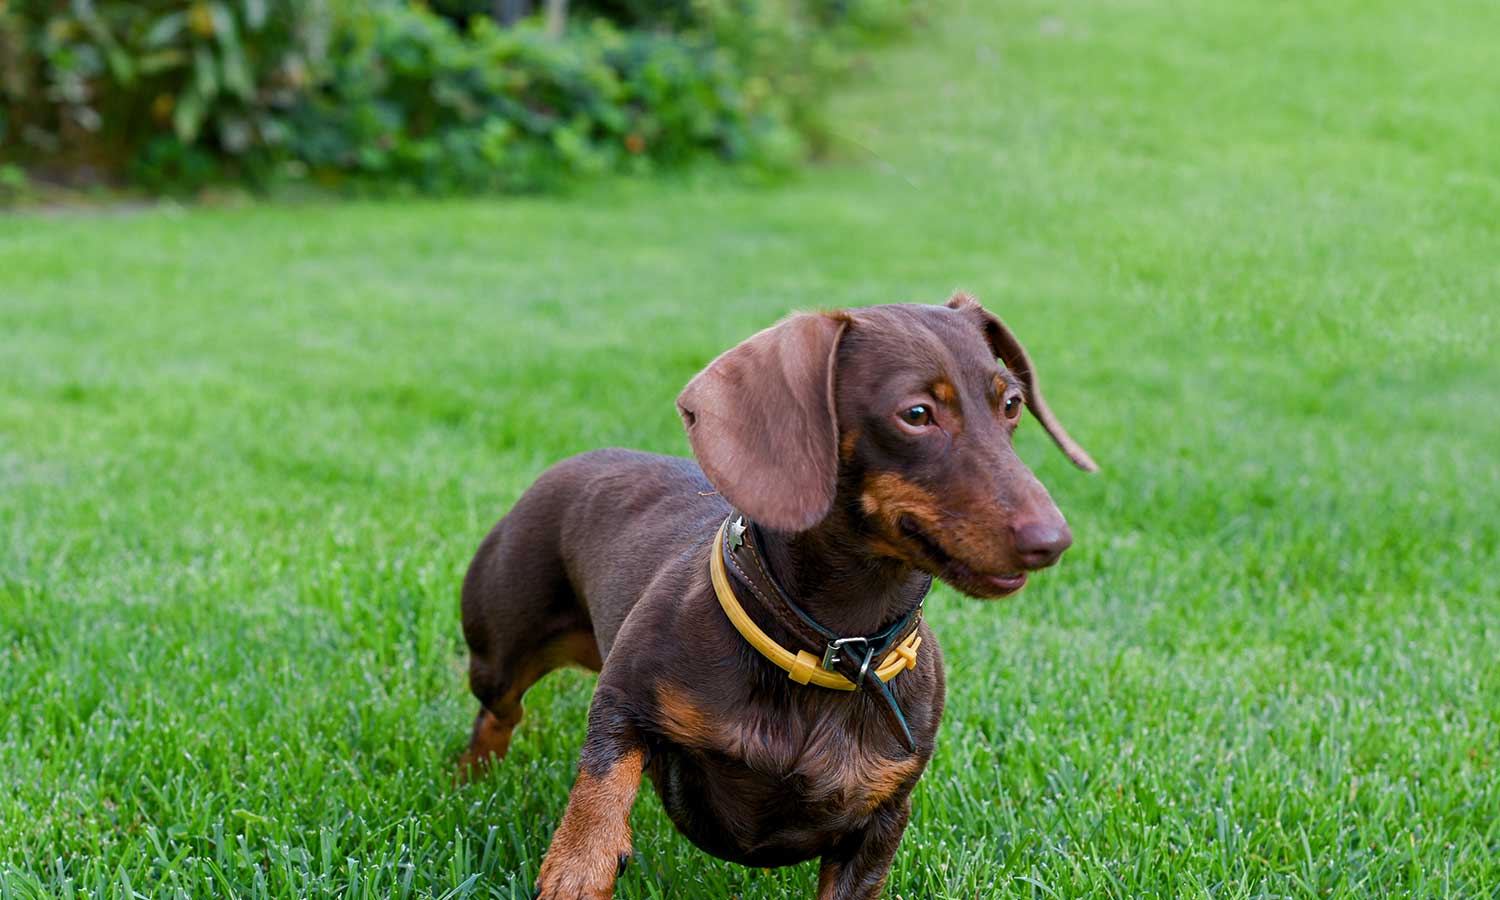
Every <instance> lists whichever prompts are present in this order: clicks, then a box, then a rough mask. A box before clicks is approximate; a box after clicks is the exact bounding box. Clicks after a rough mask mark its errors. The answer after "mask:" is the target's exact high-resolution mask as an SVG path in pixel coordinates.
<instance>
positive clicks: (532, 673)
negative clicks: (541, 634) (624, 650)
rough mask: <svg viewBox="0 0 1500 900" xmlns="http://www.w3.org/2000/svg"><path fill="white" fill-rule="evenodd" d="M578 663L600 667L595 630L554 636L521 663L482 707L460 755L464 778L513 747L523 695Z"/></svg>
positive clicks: (476, 772)
mask: <svg viewBox="0 0 1500 900" xmlns="http://www.w3.org/2000/svg"><path fill="white" fill-rule="evenodd" d="M568 665H577V666H582V667H583V668H585V669H590V670H592V671H595V672H597V671H599V670H600V669H601V668H603V666H604V661H603V660H602V659H600V658H599V644H598V642H597V641H595V640H594V633H593V632H592V631H582V630H580V631H570V632H568V633H566V634H563V635H560V636H558V637H555V638H553V639H552V640H550V641H548V642H547V643H545V644H543V645H542V646H541V647H539V648H537V649H536V650H535V651H534V652H533V653H532V654H530V655H529V656H528V657H527V658H526V659H525V660H523V662H522V663H521V665H520V666H519V667H518V669H517V671H516V674H515V681H514V683H513V684H512V685H511V688H510V690H508V691H506V692H505V694H504V695H503V696H502V697H500V699H498V700H493V701H491V702H490V705H489V707H488V708H487V709H481V710H480V712H479V717H478V718H477V719H475V721H474V731H473V733H472V734H471V735H470V737H469V749H468V750H466V751H465V752H464V754H463V756H461V757H459V760H458V768H459V778H460V780H463V779H469V778H474V777H476V776H478V775H480V774H481V773H483V771H484V770H485V769H486V768H487V767H488V766H489V765H490V764H491V763H493V762H495V761H497V760H501V759H504V758H505V754H506V753H507V752H509V751H510V739H511V733H512V732H514V731H515V728H516V725H518V724H519V723H520V721H521V713H522V709H521V696H522V695H523V694H525V693H526V691H527V690H529V689H530V688H531V686H532V685H533V684H536V683H537V682H538V681H540V680H541V678H542V676H543V675H546V674H547V673H548V672H551V671H552V670H554V669H559V668H562V667H563V666H568Z"/></svg>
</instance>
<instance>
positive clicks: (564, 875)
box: [536, 749, 645, 900]
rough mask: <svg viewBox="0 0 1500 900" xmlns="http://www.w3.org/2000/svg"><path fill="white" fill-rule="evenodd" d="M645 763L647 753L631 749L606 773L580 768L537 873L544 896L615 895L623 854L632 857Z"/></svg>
mask: <svg viewBox="0 0 1500 900" xmlns="http://www.w3.org/2000/svg"><path fill="white" fill-rule="evenodd" d="M644 763H645V753H644V752H642V751H641V750H640V749H631V750H629V751H627V752H626V753H625V755H624V756H622V757H620V759H618V760H617V761H616V762H615V763H614V765H613V766H611V767H610V769H609V771H607V772H605V773H604V774H602V775H592V774H590V773H589V772H588V770H587V769H586V768H585V769H583V770H581V771H580V772H579V773H578V780H577V781H576V782H574V783H573V792H572V793H571V794H570V795H569V796H568V809H567V812H565V813H563V818H562V824H560V825H558V826H557V831H556V833H554V834H553V835H552V845H551V846H550V847H548V848H547V856H546V857H545V858H544V859H543V860H542V871H541V874H540V875H539V876H538V877H537V881H536V886H537V890H538V891H539V892H540V894H539V896H540V898H541V900H609V898H610V897H612V896H614V892H615V879H616V877H618V875H619V873H620V869H621V868H622V860H626V859H629V858H630V807H631V806H632V805H633V804H634V803H635V795H636V792H637V791H639V790H640V787H641V771H642V767H643V765H644Z"/></svg>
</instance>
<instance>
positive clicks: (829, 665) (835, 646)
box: [823, 637, 875, 685]
mask: <svg viewBox="0 0 1500 900" xmlns="http://www.w3.org/2000/svg"><path fill="white" fill-rule="evenodd" d="M854 645H858V646H859V647H861V648H863V652H864V661H863V662H861V663H860V666H859V677H858V678H855V679H854V683H855V684H856V685H859V684H862V683H863V682H864V680H865V673H866V672H868V671H869V670H870V660H872V659H874V658H875V648H874V647H873V646H871V644H870V639H869V638H867V637H846V638H837V639H835V640H831V641H829V642H828V647H827V649H825V650H824V651H823V671H825V672H832V671H833V666H834V664H835V663H837V662H838V661H839V660H840V659H842V658H843V656H842V654H843V653H844V650H845V648H847V647H851V646H854ZM850 658H851V659H853V658H856V656H855V655H854V654H853V653H851V656H850Z"/></svg>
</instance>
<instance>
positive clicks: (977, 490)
mask: <svg viewBox="0 0 1500 900" xmlns="http://www.w3.org/2000/svg"><path fill="white" fill-rule="evenodd" d="M996 357H1001V358H1004V359H1005V360H1006V362H1007V364H1008V365H1009V366H1010V369H1011V375H1010V376H1006V377H1013V378H1014V379H1016V380H1017V381H1019V382H1020V383H1021V385H1022V386H1023V387H1024V389H1025V392H1026V403H1027V405H1028V406H1029V407H1030V408H1031V409H1032V411H1033V413H1034V414H1035V415H1036V417H1037V418H1038V419H1039V420H1040V421H1041V422H1042V423H1043V425H1044V426H1045V427H1046V428H1047V430H1048V431H1049V433H1051V434H1052V436H1053V437H1054V439H1056V441H1057V442H1058V444H1059V446H1061V447H1063V448H1064V450H1066V451H1067V452H1068V453H1069V455H1070V456H1072V457H1073V458H1074V460H1075V461H1076V462H1078V464H1079V465H1080V466H1084V465H1085V464H1087V465H1088V466H1092V460H1090V459H1089V458H1088V456H1087V454H1085V453H1084V452H1083V450H1082V449H1081V448H1080V447H1078V446H1077V444H1075V443H1073V442H1072V439H1071V438H1070V437H1068V435H1067V434H1066V432H1064V431H1063V430H1062V428H1061V426H1060V425H1058V424H1057V421H1056V419H1055V418H1054V417H1053V416H1052V415H1051V412H1050V411H1049V410H1048V408H1047V406H1046V404H1045V402H1044V401H1043V399H1042V396H1041V394H1040V392H1039V391H1038V390H1037V386H1036V373H1035V368H1034V366H1032V364H1031V362H1030V360H1029V359H1028V358H1027V357H1026V355H1025V352H1024V351H1023V350H1021V348H1020V344H1019V342H1018V341H1016V339H1015V336H1014V335H1012V334H1011V333H1010V332H1009V331H1008V330H1007V329H1006V328H1005V327H1004V326H1003V325H1002V324H1000V322H999V320H998V319H996V318H995V317H994V316H992V315H990V314H989V313H988V312H986V311H985V310H984V309H983V308H981V307H980V306H979V305H978V304H977V303H975V302H974V301H973V300H972V299H970V298H968V297H956V298H954V300H953V301H951V302H950V303H949V304H947V305H946V306H917V305H902V306H877V307H868V308H865V309H856V310H845V311H841V312H838V313H833V314H803V315H797V316H793V317H791V318H789V319H787V320H786V321H784V322H782V323H781V324H779V325H776V326H774V327H772V328H769V329H767V330H765V331H763V332H761V333H759V334H757V335H754V336H753V337H751V338H749V339H748V340H746V341H745V342H744V343H742V344H740V345H739V346H737V347H735V348H733V349H731V350H729V351H727V352H725V353H724V354H722V355H721V356H719V357H718V358H717V359H715V360H714V361H713V362H711V363H710V364H709V365H708V366H707V367H706V368H705V369H704V370H703V371H702V372H700V373H699V374H698V376H697V377H695V378H694V379H693V380H692V381H691V382H690V383H689V384H688V386H687V388H685V389H684V390H683V392H682V394H681V396H680V397H679V398H678V408H679V412H680V414H681V416H682V420H683V424H684V426H685V427H686V429H687V432H688V437H689V442H690V443H691V445H692V447H693V451H694V454H695V456H696V457H697V462H696V463H695V462H694V461H692V460H686V459H677V458H673V457H663V456H653V455H650V454H644V453H636V452H633V451H625V450H601V451H595V452H593V453H587V454H584V455H582V456H577V457H574V458H572V459H568V460H564V461H563V462H560V463H558V464H557V465H555V466H553V467H552V468H551V469H548V470H547V471H546V472H544V473H543V474H542V475H541V477H540V478H538V479H537V481H536V483H535V484H534V485H533V486H532V487H531V488H530V489H529V490H527V491H526V493H525V494H524V495H522V497H521V498H520V499H519V500H518V501H517V502H516V504H515V506H514V507H513V508H512V509H511V510H510V512H509V513H508V514H507V515H506V516H505V518H504V519H502V520H501V521H500V523H499V524H497V525H496V526H495V528H494V529H493V530H492V531H491V532H490V534H489V535H488V536H487V537H486V538H485V540H484V542H483V543H482V544H481V545H480V548H479V551H478V553H476V554H475V557H474V561H473V563H472V564H471V566H470V568H469V572H468V575H467V576H466V577H465V579H464V588H463V623H464V636H465V639H466V640H467V642H468V645H469V650H470V665H469V682H470V687H471V688H472V690H473V692H474V695H475V696H476V697H477V698H478V699H479V701H480V704H481V706H480V711H479V714H478V716H477V717H476V719H475V724H474V729H473V735H472V738H471V742H470V748H469V752H468V753H467V754H466V755H465V762H466V764H467V765H472V764H476V763H481V762H483V761H487V760H489V759H492V758H497V757H499V756H502V755H503V754H504V753H505V751H506V750H507V749H508V747H509V745H510V739H511V732H512V729H513V728H514V727H515V724H516V722H517V721H519V719H520V713H521V697H522V695H523V694H524V693H525V691H526V689H527V688H529V687H530V686H531V685H532V684H533V683H534V682H535V681H536V680H537V679H538V678H540V677H542V676H543V675H544V674H545V673H546V672H548V671H550V670H551V669H554V668H557V667H558V666H561V665H565V664H570V663H576V664H579V665H583V666H585V667H588V668H595V669H599V670H600V675H599V679H598V683H597V685H596V687H595V691H594V696H593V701H592V703H591V705H590V709H589V724H588V736H587V738H586V740H585V742H584V746H583V751H582V754H581V756H580V761H579V775H578V780H577V782H576V783H575V784H574V788H573V792H572V795H571V797H570V799H569V802H568V807H567V811H566V812H565V813H564V815H563V819H562V823H561V824H560V825H559V826H558V828H557V832H556V834H555V836H554V838H553V842H552V846H551V848H550V849H549V850H548V852H547V855H546V858H545V860H544V862H543V864H542V870H541V876H540V878H539V879H538V881H537V887H538V889H539V895H540V897H542V898H543V900H602V898H606V897H609V896H611V894H612V892H613V890H614V883H615V879H616V872H617V871H618V869H619V867H621V866H622V865H623V861H624V859H626V858H627V855H628V854H629V853H630V830H629V811H630V806H631V804H632V803H633V801H634V799H635V796H636V792H637V790H638V788H639V784H640V778H641V775H642V773H643V772H644V773H645V774H648V775H650V777H651V781H652V784H653V785H654V787H655V789H656V791H657V794H658V795H659V796H660V798H661V801H662V807H663V808H664V809H665V810H666V812H667V815H668V816H669V817H670V818H671V819H672V821H673V822H674V823H675V824H676V825H677V827H678V828H679V829H680V830H681V831H682V832H683V833H684V834H685V835H686V836H687V837H688V838H689V839H690V840H692V841H693V842H694V843H696V844H697V845H698V846H700V847H702V848H703V849H704V850H706V851H708V852H710V853H713V854H715V855H717V856H720V857H723V858H725V859H729V860H733V861H736V862H740V863H743V864H746V865H753V866H778V865H787V864H791V863H796V862H799V861H802V860H806V859H811V858H820V859H821V870H820V875H819V880H818V884H819V887H818V896H819V897H820V898H824V900H870V898H874V897H876V896H878V895H879V893H880V890H881V887H882V886H883V885H884V884H885V881H886V876H887V873H888V872H889V870H890V866H891V861H892V859H893V858H894V857H895V853H896V847H897V845H898V844H899V843H900V840H901V834H902V832H903V831H904V830H905V828H906V825H907V822H908V819H909V817H910V813H911V803H910V793H911V791H912V788H913V787H914V786H915V784H916V782H917V780H918V779H919V778H920V777H921V774H922V772H923V770H924V769H925V767H926V765H927V762H928V760H929V759H930V758H931V756H932V753H933V749H934V746H935V737H936V734H937V728H938V723H939V721H940V720H941V718H942V713H943V706H944V702H945V696H946V687H945V683H944V674H943V657H942V651H941V649H940V648H939V646H938V642H937V638H936V636H935V635H934V634H933V632H932V630H931V628H929V627H928V626H927V625H926V624H925V623H922V624H920V625H919V632H918V633H919V635H920V636H921V638H922V649H921V651H920V659H919V662H918V664H917V667H916V668H915V669H912V670H909V671H906V672H904V673H902V674H901V675H900V676H899V677H898V678H896V679H894V680H893V681H891V682H890V684H889V687H890V690H891V693H892V695H893V696H894V698H895V700H896V702H897V703H898V704H899V706H900V708H901V710H902V711H903V712H904V714H905V718H906V722H907V725H908V726H909V728H910V731H911V735H912V740H913V742H914V744H915V747H916V749H915V751H912V750H910V749H909V748H908V745H907V744H906V743H905V742H904V741H903V740H902V738H900V737H898V736H897V735H896V734H895V733H893V729H892V728H891V727H890V726H889V725H888V723H887V721H886V719H885V718H883V717H882V716H881V715H880V713H879V708H878V707H877V705H876V703H877V701H876V700H875V699H873V698H872V697H871V695H870V694H868V693H866V692H863V691H856V692H843V691H834V690H828V689H824V688H819V687H816V686H803V685H797V684H793V683H792V682H790V681H789V680H788V679H787V676H786V673H785V672H783V671H782V670H781V669H779V668H777V667H776V666H774V665H772V664H771V663H770V662H769V661H768V660H766V659H765V658H764V657H762V656H760V655H759V654H758V653H757V652H755V651H754V650H753V649H751V648H750V646H749V645H748V644H747V643H746V641H745V639H744V638H743V637H742V636H741V635H740V634H739V632H737V631H736V630H735V628H734V626H733V625H732V624H731V623H730V622H729V621H728V619H727V618H726V617H725V615H724V612H723V610H722V609H721V608H720V606H719V604H718V602H717V601H716V599H715V597H714V592H713V587H712V585H711V584H710V582H709V577H708V561H709V554H710V553H711V552H714V551H713V546H712V537H713V535H714V534H715V532H716V530H717V529H718V527H719V525H720V523H722V522H723V521H724V519H725V517H726V515H728V514H729V512H730V511H731V509H735V510H737V511H738V512H739V513H742V514H746V515H748V516H750V517H751V518H752V519H753V520H754V521H755V522H756V523H757V524H758V525H760V526H761V527H762V530H763V532H764V540H763V541H762V542H761V550H762V553H763V556H764V564H765V566H766V568H767V570H768V572H769V573H770V575H771V577H773V578H774V579H775V580H776V581H778V582H779V583H780V584H781V585H782V587H783V588H784V589H785V590H786V591H788V592H789V593H790V594H791V595H792V596H794V597H796V598H797V602H798V604H799V605H801V606H802V607H803V608H804V609H805V610H806V611H807V612H808V614H810V615H811V616H813V617H814V618H815V619H817V621H819V622H820V623H822V625H824V626H825V627H827V628H829V629H831V630H833V631H834V632H835V633H838V634H841V635H863V634H872V633H874V632H877V631H879V630H880V629H881V628H883V627H886V626H888V625H890V624H891V623H892V622H894V621H897V620H898V619H900V618H901V616H902V615H903V614H904V613H905V612H906V611H907V610H910V609H911V608H912V607H913V606H914V605H915V604H916V603H917V602H919V601H920V599H921V597H922V596H923V594H924V592H925V591H926V589H927V585H928V583H929V580H930V577H931V576H936V577H938V578H942V579H944V580H946V581H947V582H948V583H949V584H952V585H953V586H954V587H956V588H957V589H959V590H960V591H962V592H964V593H968V594H971V595H973V596H978V597H995V596H1001V595H1004V594H1008V593H1013V592H1014V591H1015V590H1018V589H1019V587H1020V584H1021V583H1022V582H1023V581H1024V577H1025V576H1024V573H1025V572H1029V571H1032V570H1036V569H1041V568H1045V567H1046V566H1048V565H1051V564H1052V563H1053V562H1054V561H1056V559H1057V558H1058V556H1059V555H1060V554H1061V553H1062V551H1063V550H1064V549H1066V547H1067V545H1068V542H1069V541H1070V540H1071V537H1070V536H1069V534H1068V531H1067V526H1066V524H1065V523H1064V521H1063V519H1062V516H1061V514H1060V513H1059V512H1058V511H1057V508H1056V506H1055V505H1053V503H1052V501H1051V498H1050V497H1048V495H1047V492H1046V490H1045V489H1044V488H1042V486H1041V485H1040V484H1039V483H1038V482H1037V480H1036V479H1035V477H1034V476H1032V474H1031V472H1030V470H1029V469H1027V468H1026V466H1025V465H1024V464H1023V463H1022V462H1021V461H1020V460H1019V459H1018V458H1017V457H1016V455H1015V452H1014V449H1013V447H1012V445H1011V434H1012V432H1013V430H1014V428H1015V420H1014V415H1012V416H1010V417H1007V416H1006V415H1005V414H1004V413H1003V411H1002V410H1001V409H999V408H998V407H997V406H996V405H995V404H996V403H997V402H998V401H997V399H996V398H995V397H994V394H995V392H996V388H997V384H996V381H995V379H996V377H997V374H999V373H997V366H996ZM1002 380H1004V379H1002ZM1009 389H1011V390H1014V388H1009ZM912 404H918V405H923V406H928V407H935V408H933V409H932V415H931V417H930V418H929V417H927V416H924V415H922V414H921V411H915V412H913V411H912V410H910V406H911V405H912ZM1012 412H1013V413H1015V412H1017V411H1016V410H1014V409H1013V410H1012ZM731 504H732V505H733V506H731ZM757 624H759V625H760V626H761V627H762V628H763V629H764V630H766V631H767V633H769V634H770V635H771V637H772V638H773V639H775V640H777V641H778V642H780V643H782V645H783V646H788V647H791V648H792V649H799V650H808V651H813V652H816V651H820V650H821V649H822V648H818V647H803V646H793V643H794V636H793V635H791V634H789V633H788V632H787V631H786V629H785V626H784V625H780V624H779V623H778V622H777V621H774V620H768V621H764V622H759V621H758V622H757Z"/></svg>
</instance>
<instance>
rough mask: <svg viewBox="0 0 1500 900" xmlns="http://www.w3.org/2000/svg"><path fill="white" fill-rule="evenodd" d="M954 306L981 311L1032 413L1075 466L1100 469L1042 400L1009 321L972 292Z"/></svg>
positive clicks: (958, 297) (996, 351)
mask: <svg viewBox="0 0 1500 900" xmlns="http://www.w3.org/2000/svg"><path fill="white" fill-rule="evenodd" d="M948 307H949V308H950V309H959V310H974V311H976V312H978V313H979V315H980V317H981V319H982V320H983V326H984V336H985V339H986V340H988V341H989V342H990V350H991V351H992V352H993V353H994V354H995V357H996V358H997V359H999V360H1000V361H1001V362H1003V363H1005V367H1006V368H1007V369H1010V370H1011V371H1012V372H1014V373H1015V374H1016V377H1017V378H1019V379H1021V383H1022V384H1024V385H1026V407H1027V408H1028V409H1030V410H1031V414H1032V415H1033V416H1036V418H1037V421H1038V422H1041V423H1042V427H1043V428H1045V429H1047V433H1048V434H1050V435H1051V436H1052V440H1054V441H1056V442H1057V446H1058V447H1060V448H1062V452H1064V453H1066V454H1067V455H1068V459H1071V460H1072V461H1073V465H1075V466H1077V467H1078V468H1080V469H1082V470H1084V471H1085V472H1097V471H1099V464H1098V463H1096V462H1094V459H1093V457H1091V456H1089V454H1088V451H1086V450H1084V449H1083V448H1082V447H1080V446H1079V445H1078V442H1077V441H1075V440H1073V438H1071V437H1069V436H1068V432H1067V429H1065V428H1063V427H1062V423H1061V422H1059V421H1057V419H1056V417H1054V416H1053V415H1052V410H1050V409H1048V408H1047V401H1046V400H1044V399H1042V388H1041V385H1040V384H1038V383H1037V376H1036V367H1035V366H1033V365H1032V364H1031V357H1029V356H1027V355H1026V348H1025V347H1022V346H1021V342H1020V341H1019V340H1017V339H1016V336H1015V335H1014V334H1012V333H1011V330H1010V329H1009V328H1006V327H1005V323H1004V322H1001V321H1000V320H999V319H998V318H997V317H996V316H995V314H994V313H992V312H990V311H989V310H987V309H985V308H984V307H982V306H980V305H979V301H978V300H975V299H974V298H973V297H970V296H969V295H968V294H962V293H960V294H954V295H953V299H951V300H949V301H948Z"/></svg>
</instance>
